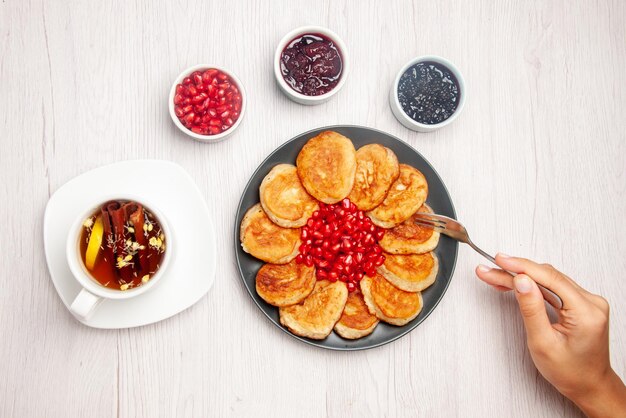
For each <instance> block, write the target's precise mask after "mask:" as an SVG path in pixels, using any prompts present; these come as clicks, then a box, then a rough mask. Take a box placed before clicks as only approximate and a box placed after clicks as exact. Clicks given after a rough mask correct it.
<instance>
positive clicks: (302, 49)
mask: <svg viewBox="0 0 626 418" xmlns="http://www.w3.org/2000/svg"><path fill="white" fill-rule="evenodd" d="M342 69H343V62H342V58H341V52H340V51H339V49H338V48H337V46H336V45H335V43H334V42H333V41H332V40H331V39H328V38H327V37H325V36H324V35H320V34H310V33H309V34H306V35H302V36H300V37H298V38H296V39H294V40H292V41H291V42H289V43H288V44H287V46H286V47H285V49H283V52H282V54H281V57H280V70H281V72H282V74H283V79H284V80H285V81H286V82H287V84H289V86H291V88H292V89H294V90H295V91H297V92H298V93H301V94H304V95H305V96H320V95H322V94H325V93H328V92H329V91H331V90H332V89H333V88H335V86H336V85H337V83H338V82H339V78H341V72H342Z"/></svg>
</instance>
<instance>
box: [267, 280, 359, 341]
mask: <svg viewBox="0 0 626 418" xmlns="http://www.w3.org/2000/svg"><path fill="white" fill-rule="evenodd" d="M347 299H348V289H347V288H346V285H345V283H343V282H334V283H331V282H329V281H328V280H318V281H317V282H316V283H315V288H314V289H313V292H312V293H311V294H310V295H309V296H307V297H306V299H304V300H303V301H302V302H301V303H299V304H297V305H291V306H286V307H282V308H279V309H278V312H279V314H280V323H281V324H283V325H284V326H286V327H287V328H289V330H290V331H291V332H293V333H294V334H296V335H299V336H301V337H307V338H311V339H314V340H323V339H324V338H326V337H327V336H328V334H330V332H331V331H332V330H333V327H334V326H335V324H336V323H337V321H338V320H339V317H341V313H342V312H343V308H344V306H345V305H346V300H347Z"/></svg>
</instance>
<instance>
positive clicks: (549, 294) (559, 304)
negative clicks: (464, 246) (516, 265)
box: [468, 241, 563, 309]
mask: <svg viewBox="0 0 626 418" xmlns="http://www.w3.org/2000/svg"><path fill="white" fill-rule="evenodd" d="M468 244H469V245H470V247H472V248H473V249H474V250H475V251H476V252H477V253H479V254H480V255H482V256H483V257H485V258H486V259H487V260H489V261H491V262H492V263H493V264H495V265H497V264H496V259H495V258H493V257H492V256H490V255H489V254H487V253H486V252H484V251H483V250H481V249H480V248H478V247H477V246H476V245H475V244H474V243H473V242H471V241H470V242H468ZM504 271H505V272H506V273H508V274H510V275H511V276H512V277H515V276H517V274H516V273H513V272H511V271H508V270H504ZM537 286H539V290H540V291H541V294H542V295H543V299H544V300H545V301H546V302H548V303H549V304H550V305H552V306H553V307H554V308H555V309H563V299H561V298H560V297H559V295H557V294H556V293H554V292H553V291H552V290H550V289H548V288H547V287H544V286H542V285H540V284H539V283H537Z"/></svg>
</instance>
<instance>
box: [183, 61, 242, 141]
mask: <svg viewBox="0 0 626 418" xmlns="http://www.w3.org/2000/svg"><path fill="white" fill-rule="evenodd" d="M240 112H241V93H240V92H239V88H238V87H237V85H236V84H235V82H234V81H233V80H232V79H231V78H230V77H229V76H228V75H227V74H225V73H223V72H221V71H220V70H217V69H215V68H209V69H208V70H205V71H194V72H193V73H191V75H190V76H189V77H185V79H184V80H183V83H182V84H178V85H177V86H176V95H175V96H174V113H176V116H177V117H178V119H179V120H180V122H181V123H182V124H183V125H185V126H186V127H187V128H188V129H190V130H191V131H193V132H195V133H197V134H200V135H216V134H219V133H222V132H224V131H226V130H228V129H230V127H231V126H233V125H234V124H235V122H236V121H237V119H239V114H240Z"/></svg>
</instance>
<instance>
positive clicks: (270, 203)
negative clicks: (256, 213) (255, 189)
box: [259, 164, 319, 228]
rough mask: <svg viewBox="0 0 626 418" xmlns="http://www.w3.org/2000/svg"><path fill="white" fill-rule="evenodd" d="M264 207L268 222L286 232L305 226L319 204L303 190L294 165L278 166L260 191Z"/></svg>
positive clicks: (267, 177)
mask: <svg viewBox="0 0 626 418" xmlns="http://www.w3.org/2000/svg"><path fill="white" fill-rule="evenodd" d="M259 194H260V196H261V206H263V210H264V211H265V213H266V214H267V216H269V218H270V219H271V220H272V221H273V222H274V223H275V224H277V225H280V226H282V227H284V228H299V227H301V226H303V225H304V224H305V223H306V221H307V219H309V218H310V217H311V215H312V214H313V212H314V211H315V210H317V209H318V208H319V204H318V203H317V201H316V200H315V199H313V198H312V197H311V195H309V194H308V193H307V191H306V190H304V187H302V183H300V178H298V172H297V170H296V166H295V165H291V164H278V165H277V166H275V167H274V168H272V169H271V170H270V172H269V173H268V174H267V176H265V178H264V179H263V182H262V183H261V187H260V188H259Z"/></svg>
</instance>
